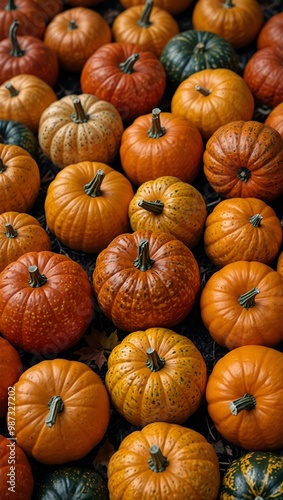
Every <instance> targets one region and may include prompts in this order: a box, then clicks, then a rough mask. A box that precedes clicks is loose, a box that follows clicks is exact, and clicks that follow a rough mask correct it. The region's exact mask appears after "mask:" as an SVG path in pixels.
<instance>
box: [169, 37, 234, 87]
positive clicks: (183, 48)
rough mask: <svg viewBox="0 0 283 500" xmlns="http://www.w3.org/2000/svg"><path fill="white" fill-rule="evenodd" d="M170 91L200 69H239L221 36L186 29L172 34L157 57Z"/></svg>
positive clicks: (231, 51) (231, 50)
mask: <svg viewBox="0 0 283 500" xmlns="http://www.w3.org/2000/svg"><path fill="white" fill-rule="evenodd" d="M160 62H161V63H162V64H163V66H164V68H165V71H166V75H167V79H168V82H169V83H170V84H171V86H172V87H173V89H176V88H177V87H178V85H180V83H181V82H182V81H183V80H185V79H186V78H188V77H189V76H190V75H192V74H194V73H197V72H198V71H201V70H203V69H215V68H227V69H231V70H233V71H235V72H237V71H238V69H239V63H238V55H237V53H236V51H235V50H234V48H233V47H232V45H231V44H230V43H229V42H227V41H226V40H225V39H224V38H223V37H221V36H218V35H216V34H215V33H211V32H209V31H199V30H192V29H191V30H186V31H182V32H181V33H178V34H177V35H174V36H173V37H172V38H171V39H170V40H169V42H167V44H166V45H165V47H164V48H163V50H162V52H161V54H160Z"/></svg>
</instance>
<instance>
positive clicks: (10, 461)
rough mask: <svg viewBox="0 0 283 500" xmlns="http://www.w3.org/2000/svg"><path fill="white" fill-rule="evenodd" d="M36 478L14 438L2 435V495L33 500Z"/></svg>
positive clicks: (17, 499) (0, 483) (0, 463)
mask: <svg viewBox="0 0 283 500" xmlns="http://www.w3.org/2000/svg"><path fill="white" fill-rule="evenodd" d="M33 488H34V478H33V472H32V468H31V465H30V463H29V460H28V458H27V456H26V454H25V453H24V451H23V450H22V449H21V448H20V447H19V446H18V444H17V443H16V442H15V441H14V440H13V439H8V438H6V437H5V436H3V435H0V496H1V498H3V499H6V498H7V499H12V498H14V500H31V498H32V493H33Z"/></svg>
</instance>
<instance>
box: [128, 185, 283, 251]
mask: <svg viewBox="0 0 283 500" xmlns="http://www.w3.org/2000/svg"><path fill="white" fill-rule="evenodd" d="M206 217H207V209H206V204H205V201H204V198H203V196H202V194H201V193H200V192H199V191H198V190H197V189H196V188H195V187H194V186H192V185H191V184H188V183H186V182H182V181H180V179H178V178H177V177H173V176H170V175H168V176H162V177H158V178H157V179H155V180H151V181H147V182H144V183H143V184H142V185H141V186H140V187H139V188H138V189H137V191H136V193H135V195H134V196H133V198H132V200H131V201H130V204H129V218H130V224H131V228H132V229H133V231H137V230H139V229H149V230H150V231H160V232H164V233H169V234H171V235H172V236H175V238H177V239H178V240H180V241H182V242H183V243H184V244H185V245H187V246H188V247H189V248H193V247H195V246H196V245H197V244H198V243H199V241H200V239H201V237H202V236H203V232H204V225H205V221H206ZM278 222H279V221H278ZM279 225H280V222H279ZM280 229H281V234H282V228H281V225H280Z"/></svg>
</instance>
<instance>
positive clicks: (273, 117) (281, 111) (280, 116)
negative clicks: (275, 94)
mask: <svg viewBox="0 0 283 500" xmlns="http://www.w3.org/2000/svg"><path fill="white" fill-rule="evenodd" d="M264 125H267V126H269V127H273V128H275V130H277V132H279V134H280V135H281V137H282V139H283V102H281V104H278V105H277V106H275V108H273V109H272V110H271V112H270V113H269V115H268V117H267V118H266V119H265V122H264Z"/></svg>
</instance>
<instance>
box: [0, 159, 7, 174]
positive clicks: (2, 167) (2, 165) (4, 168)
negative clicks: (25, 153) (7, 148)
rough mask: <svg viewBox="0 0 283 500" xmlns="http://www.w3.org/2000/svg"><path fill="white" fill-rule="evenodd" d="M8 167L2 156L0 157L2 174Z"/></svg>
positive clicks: (0, 172)
mask: <svg viewBox="0 0 283 500" xmlns="http://www.w3.org/2000/svg"><path fill="white" fill-rule="evenodd" d="M6 169H7V167H6V165H4V163H3V160H2V158H0V174H3V172H5V170H6Z"/></svg>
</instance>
